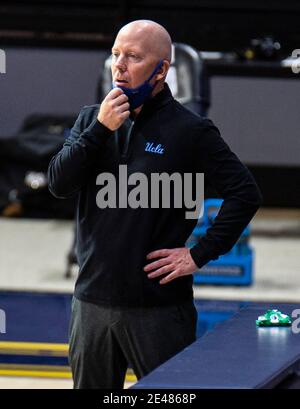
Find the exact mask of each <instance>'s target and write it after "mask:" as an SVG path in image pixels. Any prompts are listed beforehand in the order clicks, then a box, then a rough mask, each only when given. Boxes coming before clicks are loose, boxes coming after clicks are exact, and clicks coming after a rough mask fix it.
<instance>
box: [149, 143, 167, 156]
mask: <svg viewBox="0 0 300 409" xmlns="http://www.w3.org/2000/svg"><path fill="white" fill-rule="evenodd" d="M145 152H151V153H158V154H159V155H162V154H163V153H164V148H163V147H162V146H161V144H160V143H159V144H158V145H155V144H154V143H153V142H147V143H146V148H145Z"/></svg>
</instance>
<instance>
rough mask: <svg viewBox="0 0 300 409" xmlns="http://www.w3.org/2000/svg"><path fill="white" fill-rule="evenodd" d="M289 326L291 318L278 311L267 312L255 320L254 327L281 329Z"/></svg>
mask: <svg viewBox="0 0 300 409" xmlns="http://www.w3.org/2000/svg"><path fill="white" fill-rule="evenodd" d="M291 324H292V321H291V318H290V317H289V316H288V315H286V314H283V313H282V312H280V311H278V310H268V311H267V312H266V313H265V314H264V315H260V316H259V317H258V318H257V320H256V325H257V326H258V327H282V326H288V325H291Z"/></svg>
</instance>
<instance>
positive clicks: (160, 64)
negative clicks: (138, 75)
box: [147, 60, 164, 85]
mask: <svg viewBox="0 0 300 409" xmlns="http://www.w3.org/2000/svg"><path fill="white" fill-rule="evenodd" d="M163 63H164V60H160V62H159V63H158V64H157V66H156V67H155V68H154V70H153V72H152V74H151V75H150V77H149V78H148V79H147V82H149V81H151V80H152V78H153V77H154V75H155V74H156V73H157V71H158V70H159V69H160V68H161V67H162V66H163ZM157 83H158V80H157V81H156V82H155V85H156V84H157Z"/></svg>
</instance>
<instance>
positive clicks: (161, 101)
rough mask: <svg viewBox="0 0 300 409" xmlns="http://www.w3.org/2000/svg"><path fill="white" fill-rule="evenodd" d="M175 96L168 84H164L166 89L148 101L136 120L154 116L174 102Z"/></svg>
mask: <svg viewBox="0 0 300 409" xmlns="http://www.w3.org/2000/svg"><path fill="white" fill-rule="evenodd" d="M173 100H174V98H173V95H172V93H171V90H170V88H169V86H168V84H167V83H165V84H164V88H163V89H162V90H161V91H160V92H158V93H157V94H156V95H155V96H154V97H151V98H149V99H147V101H146V102H145V103H144V105H143V107H142V109H141V112H140V113H139V114H138V115H137V117H136V120H140V119H142V118H144V117H148V116H149V115H152V114H154V113H155V112H156V111H158V110H159V109H160V108H161V107H163V106H164V105H166V104H168V103H169V102H171V101H173Z"/></svg>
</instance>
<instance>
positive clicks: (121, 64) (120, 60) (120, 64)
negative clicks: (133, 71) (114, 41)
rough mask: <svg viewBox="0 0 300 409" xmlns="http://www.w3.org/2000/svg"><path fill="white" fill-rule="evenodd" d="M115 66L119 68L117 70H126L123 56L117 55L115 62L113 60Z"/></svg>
mask: <svg viewBox="0 0 300 409" xmlns="http://www.w3.org/2000/svg"><path fill="white" fill-rule="evenodd" d="M114 65H115V67H116V68H117V69H118V70H119V71H122V72H124V71H126V62H125V59H124V57H122V56H119V57H118V58H117V59H116V60H115V62H114Z"/></svg>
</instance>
